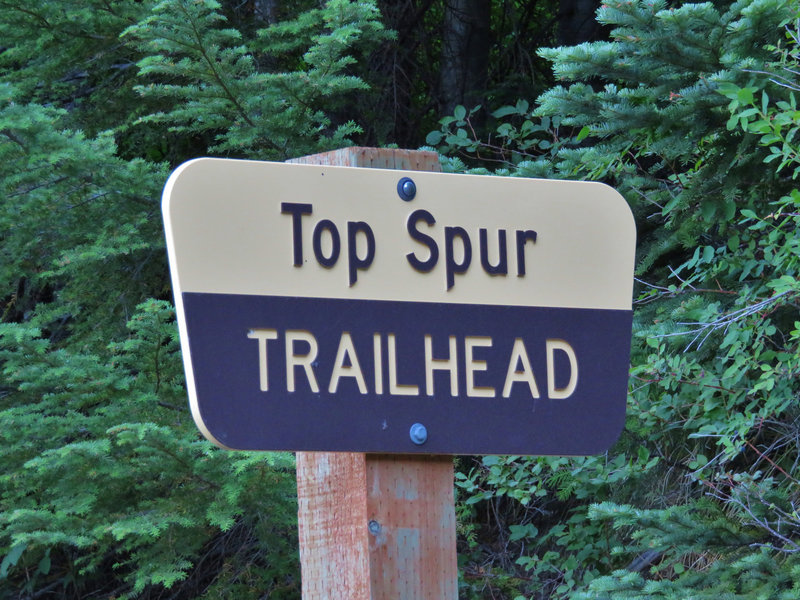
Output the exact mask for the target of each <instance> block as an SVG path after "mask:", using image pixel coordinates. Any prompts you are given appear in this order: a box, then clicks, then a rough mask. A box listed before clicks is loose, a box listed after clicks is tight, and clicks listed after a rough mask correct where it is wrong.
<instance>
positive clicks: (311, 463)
mask: <svg viewBox="0 0 800 600" xmlns="http://www.w3.org/2000/svg"><path fill="white" fill-rule="evenodd" d="M288 162H294V163H304V164H317V165H332V166H349V167H374V168H383V169H403V170H413V171H440V170H441V167H440V165H439V159H438V156H437V155H436V154H435V153H433V152H418V151H411V150H392V149H385V148H344V149H342V150H334V151H332V152H325V153H322V154H315V155H312V156H305V157H302V158H297V159H293V160H290V161H288ZM297 496H298V529H299V536H300V566H301V574H302V593H303V600H430V599H436V600H456V599H457V598H458V585H457V583H458V572H457V566H456V518H455V506H454V498H453V459H452V457H450V456H428V455H387V454H357V453H330V452H298V453H297Z"/></svg>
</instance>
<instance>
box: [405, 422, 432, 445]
mask: <svg viewBox="0 0 800 600" xmlns="http://www.w3.org/2000/svg"><path fill="white" fill-rule="evenodd" d="M409 436H410V437H411V441H412V442H414V443H415V444H416V445H417V446H421V445H422V444H424V443H425V442H427V441H428V429H427V428H426V427H425V425H423V424H422V423H414V424H413V425H412V426H411V431H409Z"/></svg>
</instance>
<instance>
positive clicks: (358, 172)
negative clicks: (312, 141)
mask: <svg viewBox="0 0 800 600" xmlns="http://www.w3.org/2000/svg"><path fill="white" fill-rule="evenodd" d="M402 177H409V178H411V179H412V180H413V182H414V184H415V185H416V196H415V197H414V199H413V200H411V201H404V200H402V199H401V198H400V196H399V195H398V191H397V184H398V181H399V180H400V179H401V178H402ZM285 203H289V204H291V205H297V204H303V205H310V208H311V214H300V213H298V214H297V215H296V216H293V215H292V214H291V211H289V212H287V209H286V205H285ZM282 205H284V208H283V209H282ZM303 210H304V211H307V210H308V208H304V209H303ZM420 210H424V211H427V213H429V214H430V216H432V217H433V219H435V223H433V224H429V221H430V219H427V220H425V219H421V218H420V215H421V214H422V213H419V212H417V213H415V211H420ZM164 214H165V220H166V230H167V241H168V244H169V246H170V260H171V268H172V274H173V282H174V284H175V287H176V290H175V292H176V293H182V292H208V293H228V294H253V295H268V296H303V297H316V298H360V299H374V300H400V301H417V302H423V301H425V302H452V303H468V304H492V305H516V306H555V307H571V308H600V309H630V307H631V294H632V286H633V280H632V273H633V263H634V249H635V241H636V232H635V226H634V222H633V217H632V215H631V212H630V209H629V208H628V205H627V203H626V202H625V201H624V199H623V198H622V197H621V196H620V195H619V194H618V193H617V192H616V191H615V190H613V189H612V188H610V187H608V186H605V185H603V184H599V183H589V182H573V181H549V180H535V179H522V178H509V177H506V178H501V177H489V176H474V175H451V174H442V173H427V172H410V171H395V170H382V169H357V168H351V167H330V166H317V165H299V164H286V163H265V162H253V161H234V160H223V159H209V158H204V159H197V160H193V161H190V162H187V163H185V164H183V165H181V166H180V167H178V169H176V170H175V172H174V173H173V174H172V176H171V177H170V179H169V181H168V182H167V185H166V187H165V190H164ZM412 215H416V217H417V219H416V221H415V224H414V227H413V229H414V230H415V231H418V232H419V233H420V234H424V235H425V236H427V238H426V239H428V240H433V242H435V244H436V248H437V250H438V252H439V258H438V261H437V262H436V264H435V266H433V267H432V268H431V269H430V270H429V271H428V272H422V271H420V270H417V269H415V268H413V267H412V265H411V263H410V262H409V259H408V258H407V256H408V255H411V256H413V257H415V258H416V259H417V260H419V261H422V262H426V261H428V264H430V262H429V261H430V257H431V248H430V246H431V242H430V241H428V242H426V243H423V242H420V241H417V240H415V239H414V238H413V237H412V236H411V235H410V233H409V227H408V222H409V219H410V218H412ZM295 220H299V225H300V230H301V231H300V234H301V237H300V242H299V243H300V244H301V248H302V253H303V263H302V266H295V265H294V257H295V238H294V236H295V234H296V233H297V231H296V227H295V226H294V224H295ZM323 220H328V221H330V223H324V224H323V225H319V223H320V222H321V221H323ZM348 222H350V223H366V224H367V225H368V227H369V229H370V230H371V231H372V233H373V235H374V258H373V259H372V261H371V264H369V266H368V267H367V268H363V267H362V268H361V269H359V270H358V271H357V272H356V275H357V280H356V281H355V283H354V284H353V285H350V280H351V277H352V276H351V269H350V265H349V262H348V256H349V253H350V252H353V249H352V248H350V247H349V244H348ZM331 223H332V225H331ZM317 227H319V231H318V235H317V238H318V251H319V254H320V256H322V257H323V259H325V260H324V261H323V262H325V261H327V262H328V263H330V262H332V257H333V256H334V255H335V252H334V249H333V247H332V241H331V240H332V236H333V234H332V230H333V229H335V230H336V231H337V232H338V236H339V246H340V248H339V257H338V260H337V261H336V262H335V264H333V266H330V267H325V266H323V265H321V264H320V262H319V261H318V260H317V258H316V255H315V251H314V248H313V243H312V242H313V238H314V230H315V229H316V228H317ZM359 227H360V231H359V232H358V233H354V239H355V240H356V243H355V246H356V249H355V252H356V255H355V256H356V257H357V261H359V260H360V261H361V262H366V258H367V256H368V254H369V252H368V247H367V246H368V240H367V237H368V236H367V234H366V233H365V232H364V231H363V229H364V227H363V226H359ZM359 227H353V231H354V232H356V231H357V230H359ZM456 227H460V228H463V230H464V231H465V232H466V235H467V236H468V238H469V241H470V245H471V248H472V260H471V263H470V265H469V267H468V268H467V269H466V270H465V272H463V273H454V274H453V275H452V278H451V279H452V287H450V289H448V287H447V265H446V259H447V256H446V254H447V249H448V244H447V243H446V233H445V232H446V228H451V229H450V233H451V239H450V244H449V247H451V248H452V252H451V254H452V256H451V262H452V263H453V264H460V265H463V263H464V262H465V259H464V244H463V242H462V239H463V237H464V235H463V234H459V233H457V230H456V229H455V228H456ZM480 229H486V230H487V231H486V234H485V238H486V244H485V246H486V250H487V259H488V262H489V263H490V264H492V265H497V264H498V262H499V260H500V253H499V250H500V249H499V240H500V234H499V232H500V231H501V230H503V231H505V232H506V234H505V237H506V262H507V265H506V266H507V268H506V270H507V271H508V273H507V274H506V275H498V274H495V275H491V274H489V273H487V271H486V270H485V269H484V267H483V266H482V261H481V242H480V234H479V230H480ZM518 231H521V232H523V238H522V239H523V244H522V250H523V254H524V263H525V274H524V276H520V275H519V270H520V269H519V264H518V248H517V233H516V232H518ZM531 231H534V232H536V233H535V238H536V239H535V242H534V241H533V240H532V239H531V238H532V236H531V235H530V234H528V235H527V238H526V237H525V233H524V232H531ZM454 232H456V233H454ZM463 269H464V267H463V266H462V267H459V268H458V270H463ZM451 270H453V269H452V268H451Z"/></svg>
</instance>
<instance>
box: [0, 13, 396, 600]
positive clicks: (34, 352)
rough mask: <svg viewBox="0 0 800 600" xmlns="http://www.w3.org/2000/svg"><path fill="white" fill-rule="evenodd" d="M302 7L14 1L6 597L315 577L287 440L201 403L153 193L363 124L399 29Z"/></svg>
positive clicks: (0, 178) (6, 318) (4, 436)
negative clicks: (264, 16)
mask: <svg viewBox="0 0 800 600" xmlns="http://www.w3.org/2000/svg"><path fill="white" fill-rule="evenodd" d="M228 8H229V9H230V7H228ZM301 8H302V7H301V6H300V5H298V6H297V10H296V11H295V12H292V11H290V10H289V9H286V10H284V11H283V12H282V14H284V15H285V16H286V19H285V20H284V21H282V22H278V23H274V24H272V25H271V26H267V25H268V23H266V22H263V23H262V25H263V27H250V28H248V29H247V31H248V34H247V37H245V35H243V34H242V33H241V32H240V31H239V30H237V29H234V28H233V27H231V26H230V25H229V23H228V22H227V21H226V17H225V16H223V10H224V9H223V7H222V6H221V5H220V4H219V3H217V2H214V1H211V0H209V1H203V0H197V1H195V0H193V1H184V0H170V1H162V2H156V1H148V0H146V1H143V2H140V1H138V0H137V1H132V0H131V1H128V0H118V1H113V2H108V1H105V0H96V1H94V0H92V1H90V2H83V1H81V2H78V1H74V2H73V1H65V0H59V1H58V2H49V1H43V2H38V3H35V6H34V5H33V4H31V3H30V2H14V1H13V0H9V1H8V2H0V37H1V38H2V40H3V41H2V42H1V43H0V197H2V199H3V203H2V205H0V242H1V243H0V290H2V291H1V292H0V299H2V304H1V306H2V312H0V369H2V373H3V375H2V377H0V420H2V423H3V426H4V427H3V430H2V432H0V441H2V444H3V448H4V451H3V453H2V456H0V595H1V596H3V597H19V598H29V597H41V596H45V595H48V596H54V597H89V596H97V597H109V598H111V597H113V598H122V597H134V596H136V597H157V596H158V597H162V594H164V593H165V590H166V589H169V590H170V592H169V593H170V594H171V595H173V596H174V597H183V598H189V597H200V596H204V595H205V596H206V597H210V598H256V597H263V596H265V595H266V596H269V597H271V598H276V599H279V598H297V597H298V596H299V581H298V575H297V570H298V565H297V548H296V534H295V530H296V523H295V520H296V517H295V515H296V500H295V495H296V494H295V483H294V464H293V458H292V457H291V456H289V455H286V454H254V453H236V454H231V453H228V452H224V451H222V450H219V449H217V448H215V447H213V446H211V445H210V444H209V443H207V442H205V441H201V438H200V435H199V433H198V432H197V430H196V428H195V426H194V424H193V422H192V420H191V417H190V416H189V413H188V410H187V406H186V398H185V393H186V392H185V384H184V381H183V367H182V362H181V358H180V354H179V348H178V343H177V333H176V328H175V323H174V315H173V309H172V307H171V305H170V304H169V302H167V301H166V299H167V298H169V297H170V295H171V291H170V287H169V279H168V272H167V268H166V260H165V259H166V256H165V251H164V243H163V228H162V223H161V216H160V195H161V190H162V188H163V185H164V182H165V181H166V178H167V174H168V172H169V169H170V168H172V167H174V166H176V162H177V161H180V160H182V159H183V158H185V157H189V156H199V155H204V154H208V153H210V152H221V153H225V154H234V155H237V156H242V157H248V158H263V157H266V156H269V157H272V158H283V157H285V156H290V155H291V156H297V155H300V154H303V153H308V152H313V151H317V150H320V149H328V148H332V147H335V146H337V145H341V144H343V143H344V142H345V139H346V137H347V136H349V135H351V134H353V133H356V132H358V131H359V127H358V126H357V125H355V124H354V123H353V122H352V118H353V117H354V116H355V114H356V113H355V112H354V110H353V105H354V103H353V99H354V98H355V97H356V95H357V94H362V95H365V94H367V93H369V89H368V85H367V83H365V81H364V80H363V79H362V78H361V77H360V76H361V75H363V74H365V73H367V72H368V71H367V69H366V66H365V65H364V64H363V63H364V57H365V56H366V55H367V54H368V53H369V52H370V51H371V49H372V48H374V46H375V45H376V44H378V43H380V42H382V41H384V40H387V39H390V38H391V35H390V33H388V32H387V31H385V30H384V28H383V26H382V25H381V23H380V20H379V17H380V15H379V13H378V11H377V8H376V6H375V3H374V2H350V1H346V0H332V1H330V2H327V3H325V4H324V5H322V6H319V7H318V8H314V9H312V10H308V11H303V10H301ZM233 12H235V11H231V10H229V11H228V12H227V13H226V14H227V15H229V16H230V15H231V14H233ZM164 159H168V160H171V161H172V162H171V164H167V162H162V160H164Z"/></svg>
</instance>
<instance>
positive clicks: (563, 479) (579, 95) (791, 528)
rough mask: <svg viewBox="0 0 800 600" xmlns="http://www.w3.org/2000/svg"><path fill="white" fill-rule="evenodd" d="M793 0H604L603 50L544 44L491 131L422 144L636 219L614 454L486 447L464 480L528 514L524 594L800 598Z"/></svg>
mask: <svg viewBox="0 0 800 600" xmlns="http://www.w3.org/2000/svg"><path fill="white" fill-rule="evenodd" d="M798 8H800V7H798V6H797V4H796V3H790V4H787V3H783V2H774V1H772V0H748V1H740V2H736V3H733V4H731V5H727V4H725V3H723V4H720V3H716V4H711V3H702V4H689V3H687V4H682V5H667V4H666V3H661V2H655V3H652V2H638V1H618V2H611V3H608V4H605V5H603V7H602V8H601V9H600V10H599V12H598V18H599V19H600V20H601V21H602V22H603V23H604V24H606V25H608V26H609V27H610V28H611V39H610V41H607V42H598V43H592V44H584V45H580V46H576V47H570V48H555V49H550V50H545V51H542V54H543V55H544V56H546V57H548V58H549V59H550V60H552V61H553V63H554V71H555V74H556V77H557V78H559V79H560V80H561V81H563V82H564V83H563V84H562V85H559V86H556V87H554V88H552V89H551V90H549V91H547V92H546V93H544V94H543V95H542V96H541V97H540V98H539V100H538V106H536V107H535V108H534V109H533V110H529V109H528V107H527V104H526V103H524V102H521V103H520V104H518V105H517V106H516V107H512V106H509V107H504V108H501V109H499V110H497V111H495V112H494V116H495V118H497V119H498V124H497V125H496V127H495V132H494V134H493V137H492V138H489V139H487V140H482V139H480V138H479V137H478V136H476V135H472V133H471V130H470V128H469V122H470V119H471V118H474V117H473V115H474V114H475V113H474V112H470V111H467V110H463V111H460V114H455V115H453V117H447V118H445V119H443V120H442V121H441V126H442V127H441V130H440V131H438V132H434V133H432V134H430V136H429V138H428V142H429V143H432V144H436V145H439V147H440V148H441V149H442V150H443V151H446V152H448V153H450V155H451V157H453V158H451V159H450V160H451V165H452V166H453V168H455V169H456V170H459V169H463V168H466V167H465V165H466V164H467V163H466V162H464V161H466V160H475V159H477V160H475V162H476V163H477V164H479V165H481V166H482V168H484V169H485V168H486V166H490V165H491V164H492V162H494V161H498V160H499V161H502V163H503V164H502V166H501V168H500V169H496V170H495V172H498V173H500V174H510V175H516V176H530V175H540V176H541V175H546V176H549V177H567V178H577V179H601V180H604V181H607V182H609V183H611V184H613V185H615V186H616V187H617V188H618V189H619V190H620V191H621V192H622V193H623V194H624V195H625V196H626V198H627V199H628V201H629V203H630V204H631V206H632V208H633V209H634V213H635V215H636V217H637V224H638V228H639V253H640V254H639V261H638V265H637V282H638V283H637V292H636V293H637V298H635V315H634V340H633V348H632V357H631V361H632V368H631V381H630V384H631V385H630V393H629V404H628V422H627V427H626V429H625V432H624V433H623V435H622V437H621V439H620V441H619V442H618V443H617V445H616V446H615V447H614V448H613V449H612V451H611V452H609V453H608V455H606V456H603V457H589V458H571V459H567V458H524V457H486V458H485V459H483V461H482V463H481V465H480V466H479V467H477V468H474V469H473V470H471V471H467V472H464V473H461V474H460V475H459V480H458V481H457V484H458V485H459V486H460V487H461V488H462V489H463V490H464V492H465V494H466V495H467V499H466V502H467V503H472V504H471V505H472V506H473V507H475V508H473V511H478V512H479V511H480V510H481V508H480V507H482V506H484V505H492V504H493V503H494V504H496V503H497V501H498V498H505V499H509V500H513V501H515V502H518V503H519V504H520V505H521V506H524V507H526V508H527V510H526V512H525V513H524V514H525V515H527V516H526V517H525V519H524V520H516V521H515V520H514V519H513V518H512V519H509V520H508V521H505V522H503V523H502V524H501V525H502V528H503V529H504V530H505V531H503V532H502V534H501V535H505V536H507V538H506V539H507V541H508V545H507V546H506V548H505V550H504V552H505V554H504V555H505V556H508V555H512V556H514V555H516V556H517V558H516V561H517V564H518V565H519V567H521V568H523V569H524V570H525V571H527V572H528V573H529V574H530V576H531V578H532V582H531V584H530V585H528V586H527V588H526V589H525V592H526V593H527V594H533V596H532V597H536V598H538V597H554V598H561V597H563V598H567V597H569V598H598V597H602V598H677V597H681V598H683V597H691V598H718V597H731V598H757V597H759V598H762V597H763V598H789V597H796V595H797V593H798V590H800V584H798V574H800V570H798V564H797V560H796V556H797V552H798V549H800V545H799V544H800V522H798V517H797V510H796V498H797V486H798V477H797V464H798V456H800V454H798V453H799V452H800V430H798V427H797V423H798V416H800V415H799V413H798V394H799V393H800V387H799V386H798V381H800V377H799V376H800V344H799V342H800V321H798V314H799V312H798V311H799V310H800V284H798V269H799V268H800V262H798V261H799V260H800V238H799V237H798V233H797V232H798V230H800V229H799V228H798V227H799V226H800V210H799V209H800V204H799V203H798V200H799V199H800V192H798V191H797V189H796V188H795V185H796V183H795V178H796V174H797V173H798V172H800V163H799V162H798V140H797V139H796V136H797V131H798V122H799V121H800V117H798V115H800V112H798V110H797V104H796V100H795V93H796V92H797V91H798V84H797V80H796V74H797V70H798V57H799V55H798V31H797V23H796V22H794V21H791V20H790V17H795V18H796V14H797V12H798ZM569 82H571V83H569ZM536 119H540V121H538V122H537V121H536ZM545 119H550V121H549V122H545V121H544V120H545ZM545 123H547V125H550V126H552V124H553V123H556V124H557V125H558V127H557V134H554V132H553V131H547V128H546V127H545V128H543V127H541V126H539V124H541V125H544V124H545ZM458 128H461V131H462V132H463V133H460V132H459V129H458ZM543 141H544V142H550V144H547V143H545V144H544V145H542V142H543ZM473 164H475V163H473ZM512 514H513V513H512ZM478 559H479V558H478Z"/></svg>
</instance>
